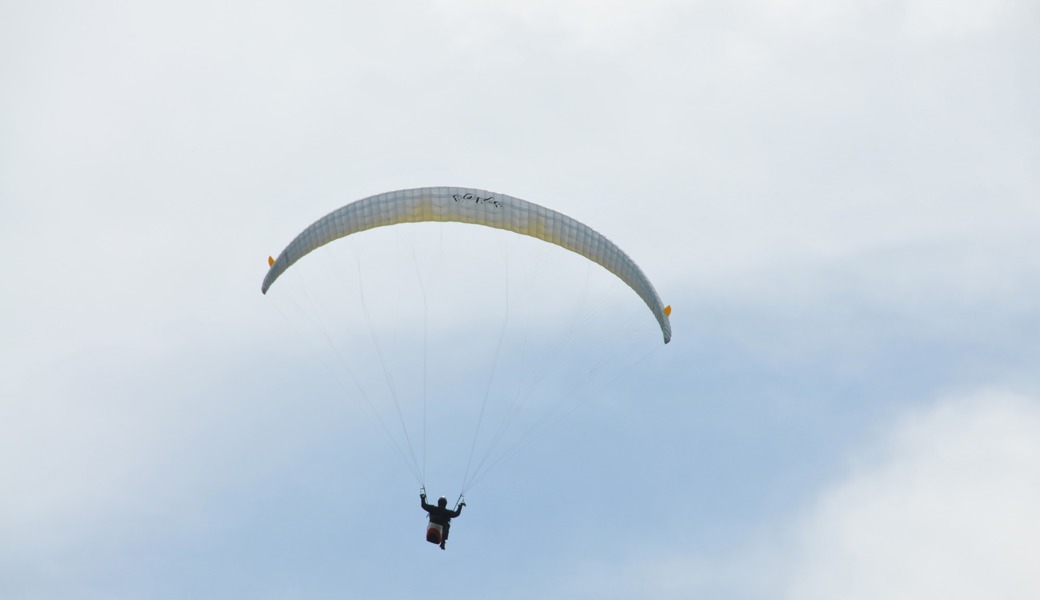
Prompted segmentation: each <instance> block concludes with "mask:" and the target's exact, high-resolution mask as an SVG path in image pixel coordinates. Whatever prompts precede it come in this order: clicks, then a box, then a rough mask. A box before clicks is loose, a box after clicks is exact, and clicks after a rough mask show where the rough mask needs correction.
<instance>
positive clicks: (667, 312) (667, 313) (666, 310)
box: [664, 304, 672, 317]
mask: <svg viewBox="0 0 1040 600" xmlns="http://www.w3.org/2000/svg"><path fill="white" fill-rule="evenodd" d="M664 314H665V316H667V317H670V316H672V305H671V304H669V305H668V306H666V307H664Z"/></svg>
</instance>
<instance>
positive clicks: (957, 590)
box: [567, 392, 1040, 600]
mask: <svg viewBox="0 0 1040 600" xmlns="http://www.w3.org/2000/svg"><path fill="white" fill-rule="evenodd" d="M852 462H853V464H854V465H855V466H854V467H853V468H852V469H851V471H850V473H849V474H848V475H847V476H846V477H844V478H842V479H841V480H840V481H837V482H835V483H833V484H831V485H828V486H826V487H825V488H824V489H823V491H822V492H820V493H819V494H818V495H817V496H816V499H815V500H814V501H813V502H811V503H810V504H809V505H808V506H807V507H806V509H805V512H804V513H803V516H802V517H801V518H799V519H796V520H795V522H794V523H793V524H784V523H783V522H781V521H777V522H773V523H768V524H764V525H762V526H760V529H759V531H758V533H757V534H756V535H755V536H753V537H752V538H751V539H749V540H747V541H746V542H745V543H743V544H738V545H737V547H736V548H735V549H730V550H716V551H714V552H712V553H711V554H707V555H706V554H700V553H697V552H690V551H683V550H679V549H677V547H676V546H674V545H673V547H672V549H671V550H670V551H669V550H662V549H661V548H660V547H658V548H656V549H654V546H653V544H650V545H647V544H646V543H642V544H638V543H637V544H636V548H637V551H636V552H635V553H634V554H633V555H631V556H630V558H628V559H627V560H625V561H621V562H618V563H617V564H610V565H606V564H603V563H591V564H586V565H585V567H584V569H582V570H580V571H579V572H578V573H577V574H575V575H574V576H573V577H572V578H571V580H570V581H569V583H568V584H567V589H568V592H567V596H568V597H597V598H631V597H645V598H662V599H669V598H676V599H677V598H690V597H698V596H700V595H709V596H711V597H717V598H776V597H786V598H790V599H792V600H814V599H827V600H859V599H876V598H886V599H893V600H899V599H903V598H906V599H920V598H944V599H949V600H959V599H962V598H964V599H968V598H972V599H974V598H1002V599H1008V600H1019V599H1021V600H1025V599H1030V598H1037V597H1040V574H1038V573H1037V570H1036V558H1037V557H1038V556H1040V509H1038V508H1037V507H1038V506H1040V402H1038V401H1037V400H1036V399H1035V398H1032V397H1026V396H1021V395H1016V394H1010V393H1004V392H983V393H978V394H975V395H972V396H969V397H961V398H954V399H950V400H947V401H944V402H942V403H940V404H937V405H936V406H934V407H932V408H930V409H927V410H922V411H916V412H914V413H912V414H909V415H904V416H903V417H902V418H901V419H899V420H898V422H897V423H896V424H895V426H894V427H893V428H892V429H891V430H890V431H888V432H887V433H885V434H884V435H882V436H881V438H880V439H877V440H875V441H874V442H873V443H871V444H870V445H869V446H868V447H867V448H866V449H865V450H863V451H862V452H860V453H859V454H857V455H856V456H855V458H854V459H853V460H852ZM678 537H679V539H682V537H683V536H682V535H681V534H679V535H678ZM658 542H659V541H658ZM658 542H654V544H656V543H658ZM686 543H689V541H687V542H686ZM639 548H641V551H640V550H639Z"/></svg>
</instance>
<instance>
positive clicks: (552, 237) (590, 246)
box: [261, 187, 672, 344]
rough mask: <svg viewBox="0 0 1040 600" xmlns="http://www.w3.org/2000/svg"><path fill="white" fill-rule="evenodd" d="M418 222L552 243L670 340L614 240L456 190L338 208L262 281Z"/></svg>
mask: <svg viewBox="0 0 1040 600" xmlns="http://www.w3.org/2000/svg"><path fill="white" fill-rule="evenodd" d="M422 221H453V222H457V223H473V224H476V225H484V226H487V227H494V228H496V229H504V230H506V231H512V232H515V233H519V234H521V235H527V236H530V237H533V238H537V239H540V240H544V241H546V242H549V243H551V244H556V245H557V246H561V247H563V248H566V249H568V250H570V251H572V252H576V253H577V254H580V255H582V256H584V257H585V258H588V259H589V260H591V261H594V262H596V263H598V264H600V265H602V266H603V268H605V269H606V270H608V271H610V272H611V273H613V274H614V275H616V276H617V277H618V278H620V279H621V280H622V281H624V282H625V283H626V284H627V285H628V286H629V287H630V288H632V289H633V290H634V291H635V292H636V293H637V294H639V297H640V298H642V299H643V302H646V305H647V306H648V307H650V310H651V311H652V312H653V313H654V317H656V318H657V322H658V323H659V324H660V326H661V333H662V334H663V335H664V342H665V343H666V344H667V343H668V342H669V340H671V338H672V326H671V324H670V323H669V321H668V313H669V312H670V310H671V308H670V307H665V306H664V305H663V304H662V302H661V299H660V297H658V295H657V290H655V289H654V286H653V285H652V284H651V283H650V280H649V279H647V277H646V275H645V274H644V273H643V271H642V269H640V268H639V266H638V265H636V263H635V262H634V261H633V260H632V259H631V258H629V257H628V255H627V254H625V253H624V252H623V251H622V250H621V249H620V248H618V247H617V245H615V244H614V243H613V242H611V241H610V240H608V239H607V238H605V237H603V235H601V234H600V233H598V232H596V231H595V230H593V229H592V228H591V227H589V226H587V225H585V224H583V223H580V222H578V221H576V220H574V219H572V218H570V217H568V216H567V215H564V214H561V213H558V212H556V211H554V210H551V209H548V208H545V207H544V206H539V205H537V204H534V203H532V202H527V201H525V200H521V199H519V198H513V197H512V196H506V195H504V194H496V193H494V192H488V191H485V190H477V189H472V188H457V187H426V188H416V189H411V190H399V191H395V192H387V193H384V194H377V195H375V196H369V197H368V198H364V199H362V200H358V201H356V202H352V203H350V204H348V205H346V206H344V207H342V208H340V209H337V210H335V211H333V212H331V213H329V214H327V215H325V216H324V217H322V218H321V219H319V220H318V221H316V222H315V223H314V224H313V225H311V226H310V227H308V228H307V229H304V230H303V232H302V233H300V235H298V236H296V239H294V240H293V241H292V242H291V243H290V244H289V245H288V246H287V247H286V248H285V250H282V253H281V254H279V255H278V258H277V259H276V260H275V261H274V262H273V263H271V269H270V270H269V271H268V272H267V276H266V277H265V278H264V284H263V287H261V291H262V292H263V293H265V294H266V293H267V290H268V288H270V287H271V284H273V283H274V281H275V280H276V279H278V277H279V276H280V275H281V274H282V273H283V272H285V270H286V269H288V268H289V267H290V266H292V264H293V263H295V262H296V261H298V260H300V259H301V258H303V257H304V256H306V255H307V254H308V253H309V252H311V251H312V250H315V249H317V248H319V247H321V246H324V245H325V244H327V243H329V242H331V241H333V240H337V239H339V238H341V237H345V236H348V235H351V234H354V233H358V232H361V231H365V230H368V229H373V228H375V227H384V226H387V225H396V224H399V223H416V222H422Z"/></svg>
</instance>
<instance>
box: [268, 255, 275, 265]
mask: <svg viewBox="0 0 1040 600" xmlns="http://www.w3.org/2000/svg"><path fill="white" fill-rule="evenodd" d="M267 266H269V267H273V266H274V257H273V256H268V257H267Z"/></svg>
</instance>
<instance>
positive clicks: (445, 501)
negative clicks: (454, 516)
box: [437, 496, 448, 508]
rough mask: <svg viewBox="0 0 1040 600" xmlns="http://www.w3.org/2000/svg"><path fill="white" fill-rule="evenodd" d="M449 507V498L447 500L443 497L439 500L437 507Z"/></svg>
mask: <svg viewBox="0 0 1040 600" xmlns="http://www.w3.org/2000/svg"><path fill="white" fill-rule="evenodd" d="M447 505H448V499H447V498H445V497H444V496H441V497H440V498H437V506H439V507H441V508H444V507H445V506H447Z"/></svg>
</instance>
